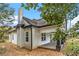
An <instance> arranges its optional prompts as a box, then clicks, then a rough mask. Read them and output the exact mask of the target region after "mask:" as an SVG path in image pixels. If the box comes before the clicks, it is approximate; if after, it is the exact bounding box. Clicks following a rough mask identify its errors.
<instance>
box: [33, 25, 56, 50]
mask: <svg viewBox="0 0 79 59" xmlns="http://www.w3.org/2000/svg"><path fill="white" fill-rule="evenodd" d="M55 30H56V28H53V26H49V27H43V28H33V29H32V31H33V33H32V35H33V37H32V38H33V41H32V43H33V45H32V46H33V49H34V48H37V47H38V46H41V45H43V44H47V43H50V33H51V32H55ZM41 33H46V40H45V41H42V40H41ZM53 42H54V41H53Z"/></svg>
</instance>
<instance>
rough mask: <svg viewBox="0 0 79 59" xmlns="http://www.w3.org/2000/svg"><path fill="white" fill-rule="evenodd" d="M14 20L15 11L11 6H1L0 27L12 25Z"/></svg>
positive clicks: (2, 4)
mask: <svg viewBox="0 0 79 59" xmlns="http://www.w3.org/2000/svg"><path fill="white" fill-rule="evenodd" d="M13 20H14V9H13V8H11V7H10V6H9V4H4V3H1V4H0V25H8V24H11V23H12V21H13Z"/></svg>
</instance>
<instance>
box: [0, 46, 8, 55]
mask: <svg viewBox="0 0 79 59" xmlns="http://www.w3.org/2000/svg"><path fill="white" fill-rule="evenodd" d="M6 50H7V49H6V48H2V47H0V55H2V54H4V53H5V52H6Z"/></svg>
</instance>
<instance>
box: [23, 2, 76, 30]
mask: <svg viewBox="0 0 79 59" xmlns="http://www.w3.org/2000/svg"><path fill="white" fill-rule="evenodd" d="M41 5H42V6H39V4H37V3H36V4H35V3H30V4H22V7H24V8H25V9H27V10H30V9H31V8H34V9H36V10H38V11H41V17H42V18H43V19H44V20H46V21H47V22H48V24H54V25H59V26H61V25H62V24H63V22H64V21H65V23H66V27H65V28H66V30H67V20H68V19H73V18H74V17H76V16H77V13H76V12H77V4H73V3H72V4H70V3H68V4H66V3H64V4H62V3H42V4H41Z"/></svg>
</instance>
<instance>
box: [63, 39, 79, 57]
mask: <svg viewBox="0 0 79 59" xmlns="http://www.w3.org/2000/svg"><path fill="white" fill-rule="evenodd" d="M63 52H64V54H65V55H68V56H76V55H79V39H76V38H72V39H70V40H67V42H66V44H65V47H64V49H63Z"/></svg>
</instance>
